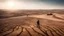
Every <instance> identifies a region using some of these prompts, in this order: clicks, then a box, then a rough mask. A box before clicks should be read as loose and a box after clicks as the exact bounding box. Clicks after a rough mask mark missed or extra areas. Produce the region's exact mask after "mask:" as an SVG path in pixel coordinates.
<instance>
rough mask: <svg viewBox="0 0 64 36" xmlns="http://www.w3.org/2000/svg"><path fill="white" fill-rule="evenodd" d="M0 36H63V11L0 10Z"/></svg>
mask: <svg viewBox="0 0 64 36" xmlns="http://www.w3.org/2000/svg"><path fill="white" fill-rule="evenodd" d="M47 13H53V14H52V15H47ZM38 20H39V24H40V25H39V26H38V25H37V21H38ZM0 36H64V10H17V11H6V10H0Z"/></svg>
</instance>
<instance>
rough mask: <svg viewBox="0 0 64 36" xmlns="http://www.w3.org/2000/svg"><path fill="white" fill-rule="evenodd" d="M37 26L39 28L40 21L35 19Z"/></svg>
mask: <svg viewBox="0 0 64 36" xmlns="http://www.w3.org/2000/svg"><path fill="white" fill-rule="evenodd" d="M37 27H38V28H40V22H39V20H38V21H37Z"/></svg>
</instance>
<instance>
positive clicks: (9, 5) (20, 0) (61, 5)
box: [0, 0, 64, 9]
mask: <svg viewBox="0 0 64 36" xmlns="http://www.w3.org/2000/svg"><path fill="white" fill-rule="evenodd" d="M0 9H64V0H0Z"/></svg>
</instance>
